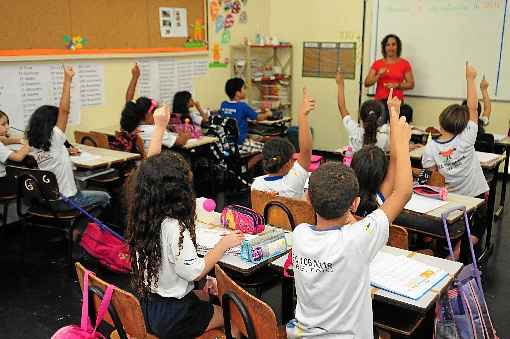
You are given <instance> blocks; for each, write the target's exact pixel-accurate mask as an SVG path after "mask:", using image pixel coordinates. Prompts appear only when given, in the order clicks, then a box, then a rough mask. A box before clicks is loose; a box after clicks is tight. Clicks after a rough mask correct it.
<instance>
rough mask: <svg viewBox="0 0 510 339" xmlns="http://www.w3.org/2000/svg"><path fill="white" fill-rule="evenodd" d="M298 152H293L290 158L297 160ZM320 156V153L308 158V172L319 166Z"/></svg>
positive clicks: (320, 162)
mask: <svg viewBox="0 0 510 339" xmlns="http://www.w3.org/2000/svg"><path fill="white" fill-rule="evenodd" d="M298 156H299V154H298V153H294V154H293V155H292V159H294V160H297V158H298ZM322 159H323V158H322V156H321V155H312V158H311V159H310V165H308V172H315V171H316V170H317V169H318V168H319V166H320V165H321V164H322Z"/></svg>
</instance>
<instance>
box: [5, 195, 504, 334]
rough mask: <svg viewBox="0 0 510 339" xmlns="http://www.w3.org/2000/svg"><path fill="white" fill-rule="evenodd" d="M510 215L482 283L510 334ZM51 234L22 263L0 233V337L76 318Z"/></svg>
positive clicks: (498, 230)
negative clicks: (509, 225) (509, 317)
mask: <svg viewBox="0 0 510 339" xmlns="http://www.w3.org/2000/svg"><path fill="white" fill-rule="evenodd" d="M243 200H244V199H243ZM509 220H510V209H507V210H506V211H505V214H504V217H503V219H502V220H500V221H497V222H496V224H495V232H494V241H495V244H496V246H495V251H494V253H493V256H492V258H491V260H490V263H489V269H488V272H489V273H488V276H487V277H486V278H487V279H486V285H485V291H486V297H487V302H488V304H489V308H490V310H491V314H492V316H493V321H494V323H495V325H496V328H497V330H498V334H499V336H500V338H510V322H509V321H508V314H510V302H509V300H510V289H509V288H508V283H509V282H510V256H509V255H508V253H510V229H509V228H508V221H509ZM54 236H55V235H50V234H47V233H43V232H33V233H32V235H31V239H30V240H31V241H30V242H31V243H30V246H29V249H28V250H27V251H26V253H25V262H24V263H23V262H22V261H21V253H20V251H21V248H22V247H21V242H22V237H21V235H20V233H19V231H18V230H17V229H16V225H14V227H10V228H9V229H8V230H6V231H5V232H2V233H0V338H6V339H18V338H31V339H37V338H41V339H42V338H49V337H50V336H51V335H52V334H53V333H54V332H55V330H56V329H58V328H60V327H62V326H64V325H67V324H71V323H74V324H77V323H78V322H79V316H80V311H81V308H80V305H81V301H80V298H81V292H80V290H79V287H78V282H77V280H76V278H75V276H74V274H73V275H71V274H70V273H69V271H68V270H67V269H66V268H65V267H64V261H63V259H62V258H63V253H64V247H63V244H62V243H61V242H58V241H57V242H52V240H53V239H52V238H53V237H54ZM88 265H89V268H91V269H93V270H96V271H97V273H98V275H99V276H101V277H103V278H104V279H106V280H107V281H110V282H113V283H115V284H117V285H119V286H120V287H127V285H128V281H127V277H126V276H122V275H117V274H112V273H110V272H108V271H106V270H104V269H101V268H100V267H98V266H96V265H93V264H92V263H89V264H88ZM279 291H280V290H279V288H278V287H275V288H273V289H272V290H270V291H267V293H265V294H264V299H266V300H267V301H268V302H269V304H271V305H272V306H273V307H275V309H276V310H278V309H279V298H280V292H279ZM396 316H397V315H396Z"/></svg>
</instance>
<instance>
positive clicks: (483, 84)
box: [480, 77, 489, 91]
mask: <svg viewBox="0 0 510 339" xmlns="http://www.w3.org/2000/svg"><path fill="white" fill-rule="evenodd" d="M488 88H489V81H488V80H485V77H484V78H483V79H482V81H480V90H482V91H486V90H487V89H488Z"/></svg>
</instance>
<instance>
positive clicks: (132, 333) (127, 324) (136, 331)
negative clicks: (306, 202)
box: [75, 262, 225, 339]
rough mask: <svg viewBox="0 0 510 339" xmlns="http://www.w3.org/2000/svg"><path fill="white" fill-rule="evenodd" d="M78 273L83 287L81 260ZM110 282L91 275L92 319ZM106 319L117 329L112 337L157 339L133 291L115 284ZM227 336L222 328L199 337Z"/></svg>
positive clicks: (83, 270)
mask: <svg viewBox="0 0 510 339" xmlns="http://www.w3.org/2000/svg"><path fill="white" fill-rule="evenodd" d="M75 266H76V273H77V275H78V280H79V282H80V287H81V288H82V289H83V276H84V274H85V267H83V266H82V264H80V263H79V262H77V263H75ZM107 285H108V283H107V282H105V281H104V280H102V279H100V278H98V277H97V276H95V275H90V276H89V289H90V292H92V293H89V298H91V299H90V300H89V305H90V306H89V311H90V314H89V316H90V319H91V320H92V321H93V320H94V319H96V315H95V314H96V312H97V310H98V309H99V305H100V304H101V298H102V294H103V293H104V291H106V287H107ZM104 321H106V322H107V323H108V324H110V325H111V326H113V327H114V328H115V330H114V331H113V332H112V333H111V334H110V338H111V339H117V338H118V339H128V338H136V339H157V338H158V337H156V336H155V335H153V334H151V333H149V332H148V331H147V328H146V327H145V319H144V317H143V313H142V309H141V306H140V302H139V301H138V299H137V298H136V297H135V296H134V295H133V294H131V293H129V292H126V291H124V290H122V289H120V288H118V287H116V286H114V289H113V294H112V300H111V302H110V307H109V309H108V313H107V314H106V316H105V318H104ZM222 338H225V336H224V334H223V332H222V331H220V330H213V331H209V332H207V333H205V334H203V335H202V336H200V337H199V339H222Z"/></svg>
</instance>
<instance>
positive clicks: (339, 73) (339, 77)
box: [336, 67, 344, 85]
mask: <svg viewBox="0 0 510 339" xmlns="http://www.w3.org/2000/svg"><path fill="white" fill-rule="evenodd" d="M336 84H337V85H343V84H344V75H343V74H342V71H341V70H340V67H339V68H338V69H337V71H336Z"/></svg>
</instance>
